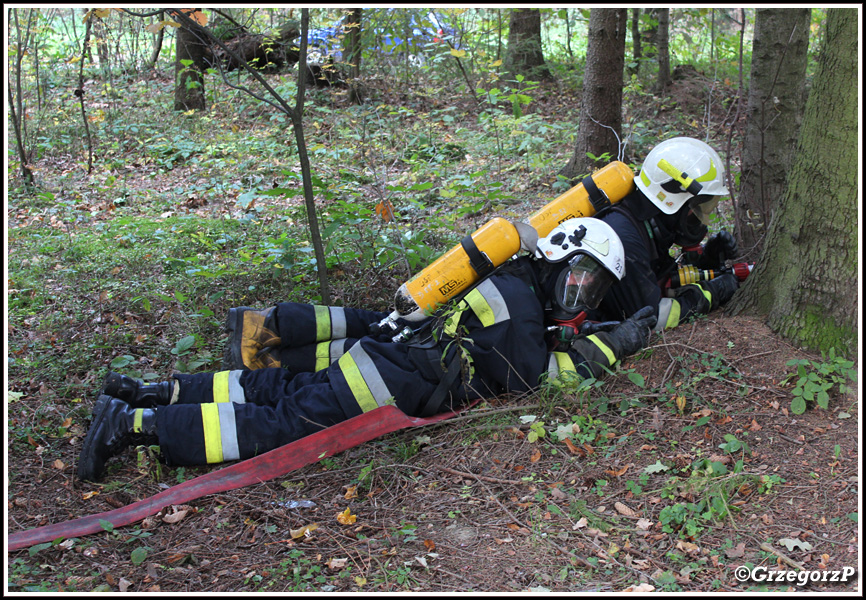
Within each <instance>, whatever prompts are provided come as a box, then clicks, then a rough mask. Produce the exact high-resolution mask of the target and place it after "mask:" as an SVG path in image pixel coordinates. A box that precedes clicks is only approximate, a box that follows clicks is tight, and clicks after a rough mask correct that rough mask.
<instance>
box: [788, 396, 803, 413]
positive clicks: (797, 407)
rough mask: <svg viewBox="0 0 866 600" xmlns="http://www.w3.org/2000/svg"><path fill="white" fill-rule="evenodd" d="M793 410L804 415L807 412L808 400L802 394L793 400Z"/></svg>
mask: <svg viewBox="0 0 866 600" xmlns="http://www.w3.org/2000/svg"><path fill="white" fill-rule="evenodd" d="M791 412H792V413H794V414H795V415H802V414H803V413H804V412H806V401H805V400H803V398H802V396H797V397H795V398H794V399H793V400H791Z"/></svg>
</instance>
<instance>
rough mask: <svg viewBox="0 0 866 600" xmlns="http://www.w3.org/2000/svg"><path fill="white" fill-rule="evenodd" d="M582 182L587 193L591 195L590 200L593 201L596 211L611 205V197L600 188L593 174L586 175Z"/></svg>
mask: <svg viewBox="0 0 866 600" xmlns="http://www.w3.org/2000/svg"><path fill="white" fill-rule="evenodd" d="M582 183H583V189H585V190H586V193H587V194H588V195H589V201H590V202H591V203H592V207H593V208H594V209H595V212H599V211H600V210H602V209H604V208H607V207H608V206H610V198H608V197H607V194H605V193H604V192H603V191H601V189H599V187H598V186H597V185H596V184H595V180H594V179H593V178H592V176H591V175H587V176H586V177H584V178H583V182H582Z"/></svg>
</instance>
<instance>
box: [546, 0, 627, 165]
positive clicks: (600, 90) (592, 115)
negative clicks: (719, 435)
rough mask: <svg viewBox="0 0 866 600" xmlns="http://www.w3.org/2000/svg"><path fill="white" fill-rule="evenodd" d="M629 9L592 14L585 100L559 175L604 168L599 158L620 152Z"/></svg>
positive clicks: (596, 10) (584, 85)
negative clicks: (571, 149)
mask: <svg viewBox="0 0 866 600" xmlns="http://www.w3.org/2000/svg"><path fill="white" fill-rule="evenodd" d="M627 25H628V10H627V9H625V8H593V9H592V10H591V12H590V14H589V44H588V47H587V52H586V70H585V71H584V75H583V99H582V104H581V109H580V121H579V124H578V132H577V142H576V144H575V148H574V155H573V156H572V157H571V160H569V161H568V164H566V165H565V167H563V169H562V171H561V172H560V175H562V176H564V177H566V178H567V179H569V180H575V179H576V178H578V177H579V176H580V175H583V174H586V173H589V172H591V171H592V169H593V167H601V166H603V163H597V162H595V161H594V160H593V159H592V158H590V157H589V156H588V154H592V155H594V156H596V157H598V156H601V155H602V154H605V153H609V154H610V156H611V158H612V159H616V158H617V156H618V154H619V144H620V140H621V139H622V86H623V69H624V67H625V37H626V30H627Z"/></svg>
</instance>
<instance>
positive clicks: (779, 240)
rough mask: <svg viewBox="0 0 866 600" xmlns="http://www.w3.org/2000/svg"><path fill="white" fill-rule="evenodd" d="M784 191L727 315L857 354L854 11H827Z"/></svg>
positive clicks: (808, 343)
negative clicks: (751, 315)
mask: <svg viewBox="0 0 866 600" xmlns="http://www.w3.org/2000/svg"><path fill="white" fill-rule="evenodd" d="M825 27H826V29H825V37H824V43H823V48H822V52H821V55H820V57H819V59H818V70H817V73H816V75H815V78H814V82H813V88H812V91H811V92H810V95H809V98H808V100H807V103H806V112H805V116H804V119H803V124H802V130H801V132H800V139H799V142H798V144H797V151H796V154H795V157H794V162H793V165H792V167H791V174H790V178H789V181H788V188H787V192H786V193H785V195H784V196H783V199H782V202H781V203H780V205H779V207H778V210H777V211H776V214H775V215H774V217H773V220H772V222H771V223H770V227H769V231H768V234H767V240H766V243H765V246H764V250H763V253H762V254H761V259H760V260H759V262H758V264H757V266H756V267H755V270H754V272H753V273H752V275H750V276H749V278H748V279H747V280H746V282H745V284H744V286H743V288H742V289H741V290H740V291H739V292H738V293H737V294H736V295H735V297H734V299H733V301H732V304H731V305H730V309H731V310H732V311H733V312H743V311H748V312H755V313H758V314H761V315H766V316H767V324H768V325H769V326H770V328H771V329H773V330H774V331H776V332H777V333H779V334H780V335H781V336H782V337H784V338H786V339H788V340H790V341H792V342H793V343H795V344H798V345H801V346H803V347H805V348H807V349H810V350H820V351H822V352H825V351H827V350H829V349H830V348H835V349H836V351H837V353H839V354H844V355H846V356H849V357H850V356H853V355H855V354H856V352H857V324H858V316H857V304H858V268H857V254H858V244H859V238H858V229H857V226H858V223H857V196H858V191H859V185H858V179H859V174H860V169H859V161H858V153H857V151H856V148H857V145H858V120H859V110H858V93H857V85H858V83H857V82H858V65H857V61H858V58H857V57H858V53H857V43H858V42H857V37H858V15H857V10H856V9H850V8H830V9H828V10H827V20H826V24H825Z"/></svg>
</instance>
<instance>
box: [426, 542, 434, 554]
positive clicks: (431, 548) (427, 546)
mask: <svg viewBox="0 0 866 600" xmlns="http://www.w3.org/2000/svg"><path fill="white" fill-rule="evenodd" d="M424 547H425V548H427V550H429V551H430V552H434V551H435V550H436V544H435V542H433V540H424Z"/></svg>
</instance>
